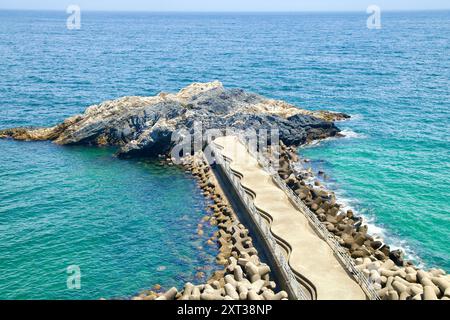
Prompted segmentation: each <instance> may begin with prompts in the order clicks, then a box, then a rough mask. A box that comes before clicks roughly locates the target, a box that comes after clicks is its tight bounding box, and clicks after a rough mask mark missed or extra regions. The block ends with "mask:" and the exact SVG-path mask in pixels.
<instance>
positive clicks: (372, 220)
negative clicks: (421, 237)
mask: <svg viewBox="0 0 450 320" xmlns="http://www.w3.org/2000/svg"><path fill="white" fill-rule="evenodd" d="M315 180H317V177H309V178H308V179H306V180H305V182H306V183H307V184H309V185H310V186H313V185H314V181H315ZM322 183H323V184H322V186H321V188H322V189H323V190H326V191H328V192H331V191H332V192H334V194H335V196H336V202H337V203H339V204H340V205H341V211H343V212H347V210H352V211H353V213H354V215H355V216H357V217H361V218H362V222H363V224H364V225H367V230H368V231H367V233H368V234H370V235H371V236H372V237H373V238H374V239H375V240H378V241H381V242H383V243H386V244H387V245H389V247H390V249H391V250H397V249H401V250H402V251H403V252H404V253H405V258H406V259H407V260H410V261H413V262H414V263H415V264H416V266H417V267H419V268H423V267H424V263H423V260H421V259H420V257H419V256H417V255H416V254H415V253H414V250H412V249H411V247H410V246H409V245H408V243H407V242H406V241H405V240H402V239H399V238H398V237H396V236H395V235H392V234H390V233H389V232H388V231H387V230H386V229H384V228H383V227H381V226H380V225H379V224H377V221H376V217H375V216H374V215H370V214H369V215H368V214H365V213H363V212H360V211H358V210H356V206H357V204H358V201H357V200H356V199H350V198H347V197H346V195H345V192H344V191H343V190H333V188H332V185H333V183H332V182H331V183H330V182H327V181H322ZM327 185H328V186H329V187H330V188H328V186H327Z"/></svg>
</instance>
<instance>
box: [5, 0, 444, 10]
mask: <svg viewBox="0 0 450 320" xmlns="http://www.w3.org/2000/svg"><path fill="white" fill-rule="evenodd" d="M69 4H77V5H79V6H80V7H81V9H82V10H106V11H111V10H114V11H115V10H130V11H365V10H366V8H367V7H368V5H370V4H375V5H378V6H380V7H381V9H382V10H436V9H450V0H369V1H367V0H146V1H144V0H125V1H124V0H122V1H119V0H71V1H66V0H38V1H36V0H0V9H52V10H65V8H66V7H67V6H68V5H69Z"/></svg>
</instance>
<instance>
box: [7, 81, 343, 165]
mask: <svg viewBox="0 0 450 320" xmlns="http://www.w3.org/2000/svg"><path fill="white" fill-rule="evenodd" d="M347 117H348V116H347V115H344V114H340V113H332V112H328V111H316V112H313V111H307V110H302V109H299V108H296V107H295V106H293V105H290V104H288V103H286V102H283V101H278V100H272V99H267V98H264V97H262V96H259V95H257V94H253V93H248V92H245V91H243V90H240V89H225V88H224V87H223V85H222V83H220V82H218V81H215V82H211V83H194V84H191V85H189V86H188V87H186V88H184V89H182V90H181V91H180V92H178V93H177V94H168V93H160V94H158V95H157V96H154V97H123V98H120V99H117V100H111V101H105V102H103V103H100V104H98V105H93V106H90V107H88V108H87V109H86V111H85V112H84V113H83V114H81V115H76V116H73V117H70V118H68V119H66V120H65V121H64V122H63V123H61V124H58V125H56V126H54V127H50V128H14V129H6V130H0V138H14V139H17V140H52V141H54V142H55V143H57V144H61V145H76V144H80V145H95V146H105V145H108V146H118V147H120V149H119V152H118V154H119V156H123V157H128V156H135V155H139V156H158V155H159V154H166V153H168V152H169V151H170V150H171V148H172V147H173V144H174V142H172V134H173V133H174V132H175V131H177V130H180V129H186V130H187V131H188V132H190V133H193V130H194V123H195V122H201V124H202V128H203V130H206V129H219V130H221V131H223V130H225V129H227V128H228V129H237V130H245V129H247V128H253V129H256V130H259V129H266V130H270V129H271V128H276V129H278V130H279V132H280V139H281V140H282V141H283V142H284V143H285V144H287V145H300V144H303V143H305V142H307V141H310V140H315V139H321V138H326V137H330V136H336V135H337V133H338V132H339V129H338V128H337V127H336V126H335V125H334V123H333V121H336V120H342V119H346V118H347Z"/></svg>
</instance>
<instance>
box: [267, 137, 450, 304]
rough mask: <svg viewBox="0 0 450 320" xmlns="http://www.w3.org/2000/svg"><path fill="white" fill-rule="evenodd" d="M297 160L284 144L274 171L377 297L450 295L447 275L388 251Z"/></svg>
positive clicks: (429, 298)
mask: <svg viewBox="0 0 450 320" xmlns="http://www.w3.org/2000/svg"><path fill="white" fill-rule="evenodd" d="M267 156H268V157H269V158H270V157H271V155H270V154H267ZM301 161H304V160H302V159H300V158H299V156H298V153H297V148H296V147H293V146H290V147H287V146H285V145H282V147H281V152H280V168H279V169H278V174H279V175H280V177H281V178H282V179H283V180H284V181H285V182H286V184H287V185H288V187H289V188H291V189H292V190H293V191H294V193H295V194H297V195H298V197H299V198H300V199H301V200H302V201H303V202H304V203H305V204H306V206H307V207H308V208H309V209H310V210H311V211H312V212H313V213H314V214H315V215H316V216H317V217H318V219H319V220H320V221H321V222H322V223H323V224H324V226H325V227H326V228H327V230H328V231H329V232H330V233H332V234H334V236H335V237H336V239H337V240H338V242H339V244H340V245H341V246H342V247H344V248H346V250H347V251H348V253H349V254H350V256H351V257H352V258H353V259H354V260H355V263H356V265H357V268H358V269H359V270H361V271H362V272H363V273H364V274H365V275H366V276H367V278H368V279H369V280H370V281H371V282H372V284H373V287H374V288H375V289H376V290H377V292H378V295H379V296H380V298H381V299H384V300H437V299H440V300H450V275H448V274H446V272H445V271H444V270H442V269H430V270H428V271H425V270H421V269H420V268H418V267H417V266H415V265H414V264H413V263H412V262H410V261H406V260H405V259H404V253H403V251H402V250H391V249H390V247H389V246H388V245H387V244H385V243H383V242H382V241H380V240H379V239H375V238H374V237H372V236H371V235H370V234H369V233H368V227H367V225H365V224H364V221H363V219H362V217H359V216H357V215H356V214H355V213H354V212H353V211H352V210H347V211H343V210H342V205H341V204H339V203H338V199H336V196H335V194H334V193H333V192H330V191H329V190H327V189H326V188H324V187H323V186H322V185H321V183H320V181H319V180H317V179H316V176H315V175H314V174H313V173H312V172H311V171H310V170H298V169H296V168H298V166H295V164H298V163H299V162H301ZM317 174H318V175H323V174H324V172H318V173H317ZM310 181H314V182H313V183H311V182H310Z"/></svg>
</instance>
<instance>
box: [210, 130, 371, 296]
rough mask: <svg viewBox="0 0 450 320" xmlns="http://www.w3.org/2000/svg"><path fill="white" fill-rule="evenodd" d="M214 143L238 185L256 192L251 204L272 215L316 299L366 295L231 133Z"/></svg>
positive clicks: (274, 226) (295, 267)
mask: <svg viewBox="0 0 450 320" xmlns="http://www.w3.org/2000/svg"><path fill="white" fill-rule="evenodd" d="M214 143H215V144H216V145H217V146H219V147H220V148H221V153H222V154H223V155H224V156H225V157H227V158H229V159H230V167H231V169H233V170H234V171H237V172H239V173H240V174H241V175H242V179H241V183H242V185H243V186H244V187H246V188H248V189H250V190H252V191H253V192H254V194H255V195H256V197H255V199H254V203H255V206H256V207H257V208H258V209H260V210H262V211H264V212H266V213H267V214H269V215H270V216H271V217H272V219H273V222H272V224H271V231H272V233H273V234H274V235H276V236H277V237H279V238H281V239H283V240H284V241H285V242H287V243H288V244H289V245H290V246H291V248H292V252H291V253H290V257H289V264H290V266H291V268H292V269H293V270H294V271H296V272H297V273H299V274H301V275H302V276H304V277H306V278H307V279H308V280H309V281H311V282H312V283H313V285H314V286H315V288H316V292H317V299H319V300H364V299H366V295H365V294H364V291H363V290H362V289H361V287H360V286H359V285H358V284H357V283H356V282H355V281H354V280H353V278H352V277H351V276H350V275H349V274H348V273H347V272H346V270H345V269H344V267H343V266H342V265H341V264H340V263H339V261H338V260H337V258H336V257H335V256H334V254H333V251H332V250H331V248H330V247H329V245H328V244H327V243H326V242H325V241H324V240H322V239H321V238H320V237H319V236H318V235H317V234H316V233H315V232H314V230H313V229H312V228H311V226H310V225H309V223H308V220H307V218H306V217H305V216H304V214H303V213H302V212H300V211H299V210H298V209H297V208H296V207H294V206H293V205H292V204H291V202H290V201H289V199H288V197H287V195H286V194H285V192H284V191H283V190H281V189H280V188H279V187H278V186H277V185H276V184H275V183H274V182H273V181H272V178H271V176H270V175H269V173H267V172H266V171H264V170H263V169H262V168H261V167H260V166H259V164H258V162H257V160H256V159H255V158H254V157H253V156H251V155H250V153H249V152H248V151H247V150H246V148H245V146H244V145H242V143H241V142H239V140H238V139H237V138H236V137H232V136H228V137H221V138H217V139H216V140H215V141H214ZM222 148H223V149H222Z"/></svg>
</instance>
